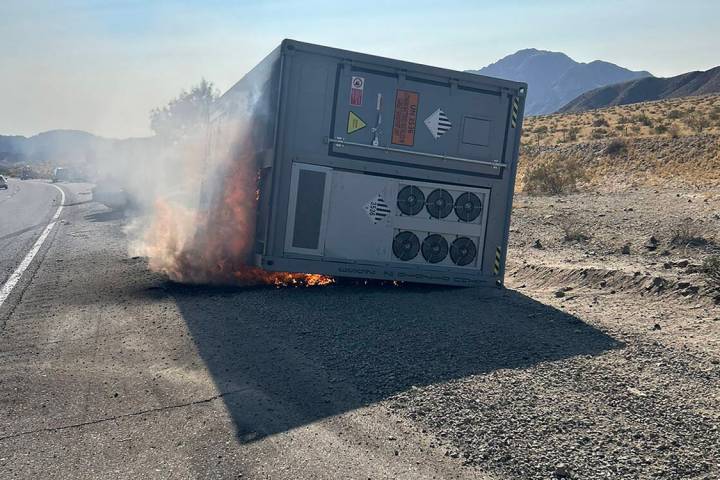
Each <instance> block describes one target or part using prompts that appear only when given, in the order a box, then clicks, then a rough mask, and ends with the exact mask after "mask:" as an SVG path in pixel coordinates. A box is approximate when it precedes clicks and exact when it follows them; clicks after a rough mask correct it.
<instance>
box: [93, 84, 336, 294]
mask: <svg viewBox="0 0 720 480" xmlns="http://www.w3.org/2000/svg"><path fill="white" fill-rule="evenodd" d="M251 93H252V92H251ZM232 107H233V108H232V109H230V110H228V109H227V108H226V109H215V110H213V109H211V108H208V111H207V115H206V118H205V120H204V121H202V122H200V123H199V124H197V125H196V128H192V129H188V130H187V131H185V132H183V134H182V135H181V136H179V137H177V138H171V139H168V138H163V137H156V138H154V139H153V140H152V141H146V142H141V143H140V144H138V145H137V146H136V148H133V147H132V146H131V147H129V148H128V149H127V150H128V151H125V152H122V155H121V156H122V157H123V158H124V160H125V161H120V162H118V163H117V165H123V166H124V167H121V168H117V166H116V167H115V168H114V169H111V170H114V171H108V172H105V174H106V177H107V178H109V179H110V180H109V183H112V182H116V183H120V184H121V185H122V188H123V190H124V192H125V195H126V196H127V201H128V209H129V210H130V211H131V212H132V216H131V220H130V221H129V222H128V226H127V228H126V232H127V234H128V236H129V238H130V255H133V256H144V257H147V258H148V261H149V266H150V268H151V269H152V270H155V271H159V272H162V273H164V274H165V275H167V276H168V277H169V278H170V279H171V280H173V281H177V282H186V283H215V284H256V283H270V284H275V285H286V284H304V285H309V284H312V285H314V284H324V283H329V282H331V279H329V278H327V277H323V276H320V275H302V274H288V273H270V272H266V271H264V270H261V269H259V268H256V267H254V266H252V258H251V257H252V253H253V252H252V250H253V245H254V236H255V216H256V204H257V200H258V192H257V188H258V187H257V176H258V170H257V166H256V163H255V162H256V160H255V150H256V148H255V146H254V145H253V135H252V134H251V133H252V128H253V127H252V125H251V121H252V119H253V114H263V113H264V112H258V109H260V108H263V107H262V105H261V103H260V102H258V101H257V95H251V94H250V95H249V94H244V95H242V96H241V97H240V98H236V99H233V103H232ZM228 112H229V113H228ZM174 120H175V121H177V120H178V119H174ZM181 123H182V122H181Z"/></svg>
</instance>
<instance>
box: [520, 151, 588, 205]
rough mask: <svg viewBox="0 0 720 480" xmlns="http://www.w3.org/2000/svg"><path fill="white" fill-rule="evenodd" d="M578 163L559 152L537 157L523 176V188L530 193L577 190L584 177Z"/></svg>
mask: <svg viewBox="0 0 720 480" xmlns="http://www.w3.org/2000/svg"><path fill="white" fill-rule="evenodd" d="M584 177H585V175H584V172H583V171H582V168H581V166H580V163H579V162H578V161H577V160H576V159H575V158H569V157H567V156H565V155H562V154H559V153H553V154H550V155H548V156H546V157H545V158H538V161H537V163H535V164H533V165H530V166H529V167H528V168H527V170H526V171H525V175H524V176H523V190H524V191H525V192H526V193H529V194H530V195H561V194H564V193H570V192H574V191H576V190H577V185H578V183H579V182H580V181H582V180H583V179H584Z"/></svg>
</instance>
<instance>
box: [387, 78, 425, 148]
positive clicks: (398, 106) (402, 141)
mask: <svg viewBox="0 0 720 480" xmlns="http://www.w3.org/2000/svg"><path fill="white" fill-rule="evenodd" d="M419 101H420V95H418V94H417V92H410V91H407V90H398V91H397V93H396V95H395V119H394V120H393V129H392V143H394V144H395V145H406V146H412V145H413V144H414V143H415V126H416V124H417V112H418V102H419Z"/></svg>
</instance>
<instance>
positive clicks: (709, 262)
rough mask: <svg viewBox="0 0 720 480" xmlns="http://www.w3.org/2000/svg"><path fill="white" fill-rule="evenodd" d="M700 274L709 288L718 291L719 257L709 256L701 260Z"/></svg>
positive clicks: (719, 280) (719, 282)
mask: <svg viewBox="0 0 720 480" xmlns="http://www.w3.org/2000/svg"><path fill="white" fill-rule="evenodd" d="M702 272H703V273H704V274H705V278H706V279H707V281H708V283H709V284H710V286H712V287H713V288H716V289H720V255H711V256H709V257H707V258H706V259H705V260H703V264H702Z"/></svg>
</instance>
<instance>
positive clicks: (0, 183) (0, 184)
mask: <svg viewBox="0 0 720 480" xmlns="http://www.w3.org/2000/svg"><path fill="white" fill-rule="evenodd" d="M0 188H3V189H5V190H7V188H8V183H7V179H6V178H5V177H3V176H2V175H0Z"/></svg>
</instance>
